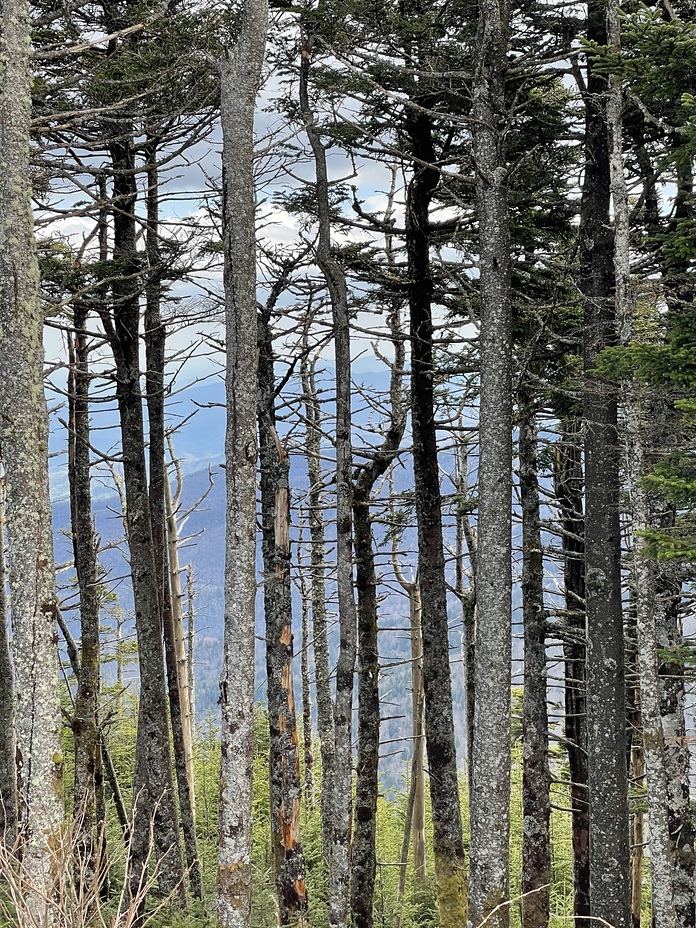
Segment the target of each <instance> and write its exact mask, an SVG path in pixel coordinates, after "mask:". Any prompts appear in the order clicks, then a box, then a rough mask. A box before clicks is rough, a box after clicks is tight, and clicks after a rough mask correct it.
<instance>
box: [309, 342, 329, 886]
mask: <svg viewBox="0 0 696 928" xmlns="http://www.w3.org/2000/svg"><path fill="white" fill-rule="evenodd" d="M306 355H307V348H306V346H305V353H304V355H303V358H302V365H301V378H302V402H303V404H304V408H305V421H306V427H305V444H306V451H307V472H308V476H309V518H308V521H309V538H310V555H309V558H310V576H311V582H312V640H313V650H314V679H315V688H316V694H317V729H318V732H319V752H320V756H321V785H320V795H319V802H320V805H321V847H322V853H323V858H324V865H325V867H326V871H327V874H328V872H329V868H330V865H331V840H332V839H331V836H332V829H333V790H334V770H335V766H336V745H335V740H334V723H333V696H332V694H331V661H330V658H329V637H328V631H327V624H326V566H325V553H326V542H325V538H324V516H323V512H324V509H323V505H324V504H323V494H322V485H323V474H322V468H321V407H320V406H319V400H318V398H317V389H316V384H315V380H314V371H313V369H311V368H310V365H309V362H308V360H307V356H306Z"/></svg>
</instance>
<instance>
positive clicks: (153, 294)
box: [145, 142, 203, 899]
mask: <svg viewBox="0 0 696 928" xmlns="http://www.w3.org/2000/svg"><path fill="white" fill-rule="evenodd" d="M146 157H147V159H148V167H147V181H148V183H147V238H146V250H147V258H148V274H149V277H148V282H147V286H146V288H145V298H146V302H145V348H146V360H147V376H146V394H147V409H148V425H149V439H150V446H149V456H150V513H151V519H152V543H153V550H154V556H155V565H156V571H157V586H158V589H159V593H160V602H161V605H162V628H163V632H164V655H165V664H166V669H167V691H168V694H169V718H170V721H171V726H172V741H173V748H174V767H175V770H176V783H177V792H178V797H179V813H180V816H181V826H182V831H183V836H184V849H185V853H186V864H187V868H188V876H189V885H190V887H191V894H192V895H193V897H194V898H195V899H200V898H201V897H202V894H203V887H202V878H201V864H200V859H199V857H198V847H197V841H196V819H195V810H194V798H193V763H192V761H193V758H192V754H191V744H190V739H189V718H188V692H187V689H186V682H185V664H186V660H185V654H184V649H183V622H182V618H181V587H180V585H179V583H178V580H179V573H178V558H177V564H176V565H173V564H170V559H169V554H170V552H171V551H172V548H174V549H175V550H176V537H175V539H174V544H173V545H172V544H170V533H169V532H168V531H167V527H168V522H169V510H170V509H171V506H168V505H167V502H168V497H169V496H170V493H171V491H170V489H169V476H168V474H167V467H166V461H165V453H166V452H165V444H166V442H165V415H166V410H165V379H164V372H165V366H166V345H167V330H166V327H165V325H164V322H163V321H162V312H161V298H162V286H161V281H160V278H161V274H162V259H161V257H160V247H159V245H160V243H159V171H158V168H157V144H156V143H155V142H150V143H149V144H148V147H147V151H146ZM175 567H176V568H177V573H176V588H175V589H174V588H173V586H172V583H171V576H172V574H173V569H174V568H175Z"/></svg>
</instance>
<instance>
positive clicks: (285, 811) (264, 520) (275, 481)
mask: <svg viewBox="0 0 696 928" xmlns="http://www.w3.org/2000/svg"><path fill="white" fill-rule="evenodd" d="M258 346H259V387H258V396H259V398H258V423H259V460H260V467H261V526H262V528H261V530H262V553H263V573H264V578H263V600H264V614H265V619H266V680H267V685H268V722H269V728H270V746H271V750H270V781H271V848H272V852H273V861H274V875H275V884H276V893H277V896H278V914H279V920H280V924H281V925H290V924H294V923H296V922H297V921H301V922H303V921H304V920H305V919H306V916H307V884H306V880H305V861H304V854H303V851H302V841H301V836H300V811H301V801H302V780H301V776H300V750H299V740H298V733H297V717H296V713H295V690H294V680H293V667H292V664H293V635H292V587H291V579H290V565H291V554H290V459H289V457H288V453H287V451H286V450H285V448H284V447H283V445H282V443H281V441H280V438H279V437H278V433H277V431H276V414H275V395H276V383H275V364H274V356H273V335H272V332H271V324H270V309H269V307H268V306H266V307H265V308H264V309H263V310H262V311H261V312H260V313H259V322H258Z"/></svg>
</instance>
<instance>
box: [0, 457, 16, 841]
mask: <svg viewBox="0 0 696 928" xmlns="http://www.w3.org/2000/svg"><path fill="white" fill-rule="evenodd" d="M5 558H6V551H5V473H4V467H3V465H2V461H0V842H2V845H3V846H4V847H5V849H6V850H8V851H11V850H13V849H14V848H15V846H16V841H17V762H16V754H17V742H16V739H15V690H14V668H13V666H12V655H11V653H10V638H9V634H8V627H7V621H8V619H9V615H8V611H9V610H8V603H7V592H6V590H7V569H6V563H7V562H6V559H5Z"/></svg>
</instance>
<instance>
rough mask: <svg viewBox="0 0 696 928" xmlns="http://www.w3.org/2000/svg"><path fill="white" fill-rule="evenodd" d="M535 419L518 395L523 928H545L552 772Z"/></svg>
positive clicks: (525, 399)
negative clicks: (550, 763) (522, 652)
mask: <svg viewBox="0 0 696 928" xmlns="http://www.w3.org/2000/svg"><path fill="white" fill-rule="evenodd" d="M535 419H536V417H535V411H534V407H533V405H532V403H531V401H530V397H528V396H526V395H524V394H523V392H522V391H521V392H520V425H519V436H520V437H519V462H520V500H521V505H522V611H523V620H524V699H523V704H522V715H523V721H522V732H523V735H522V737H523V742H524V760H523V764H524V767H523V774H522V807H523V829H522V893H523V894H524V898H523V900H522V925H523V928H546V926H547V925H548V922H549V897H550V883H551V836H550V821H551V801H550V789H551V772H550V770H549V731H548V724H549V718H548V706H547V696H546V612H545V610H544V558H543V553H542V547H541V516H540V506H539V478H538V475H537V429H536V421H535Z"/></svg>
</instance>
